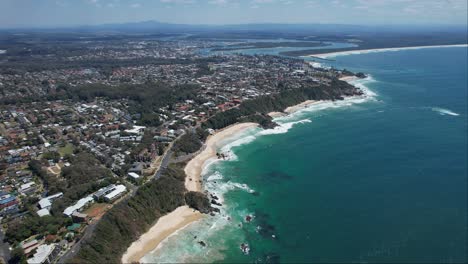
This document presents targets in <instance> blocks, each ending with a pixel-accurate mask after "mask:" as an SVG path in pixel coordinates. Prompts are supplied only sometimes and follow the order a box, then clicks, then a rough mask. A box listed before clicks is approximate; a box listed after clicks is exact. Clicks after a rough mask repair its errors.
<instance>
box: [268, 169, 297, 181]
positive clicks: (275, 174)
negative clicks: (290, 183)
mask: <svg viewBox="0 0 468 264" xmlns="http://www.w3.org/2000/svg"><path fill="white" fill-rule="evenodd" d="M262 176H263V177H264V178H265V179H267V180H268V181H272V180H273V181H276V182H278V181H282V180H291V179H292V178H293V177H292V176H291V175H289V174H287V173H284V172H282V171H272V172H269V173H266V174H263V175H262Z"/></svg>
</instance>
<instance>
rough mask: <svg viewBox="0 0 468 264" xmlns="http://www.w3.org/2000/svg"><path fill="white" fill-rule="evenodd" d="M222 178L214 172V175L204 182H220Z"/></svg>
mask: <svg viewBox="0 0 468 264" xmlns="http://www.w3.org/2000/svg"><path fill="white" fill-rule="evenodd" d="M223 178H224V177H223V175H222V174H221V173H219V172H217V171H216V172H215V173H213V174H212V175H210V176H209V177H208V178H206V180H207V181H218V180H222V179H223Z"/></svg>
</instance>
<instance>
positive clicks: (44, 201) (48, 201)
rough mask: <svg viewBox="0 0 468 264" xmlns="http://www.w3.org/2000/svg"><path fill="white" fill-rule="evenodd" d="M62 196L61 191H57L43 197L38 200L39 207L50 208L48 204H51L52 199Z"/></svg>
mask: <svg viewBox="0 0 468 264" xmlns="http://www.w3.org/2000/svg"><path fill="white" fill-rule="evenodd" d="M62 196H63V193H61V192H59V193H56V194H54V195H50V196H47V197H44V198H42V199H41V200H39V207H40V208H41V209H44V208H50V206H52V201H53V200H54V199H57V198H59V197H62Z"/></svg>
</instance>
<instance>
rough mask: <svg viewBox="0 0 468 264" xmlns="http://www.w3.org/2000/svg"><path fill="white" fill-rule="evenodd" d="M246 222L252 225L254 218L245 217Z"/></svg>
mask: <svg viewBox="0 0 468 264" xmlns="http://www.w3.org/2000/svg"><path fill="white" fill-rule="evenodd" d="M245 221H246V222H247V223H250V221H252V216H250V215H247V216H246V217H245Z"/></svg>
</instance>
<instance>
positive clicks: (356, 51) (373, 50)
mask: <svg viewBox="0 0 468 264" xmlns="http://www.w3.org/2000/svg"><path fill="white" fill-rule="evenodd" d="M454 47H468V44H458V45H433V46H416V47H401V48H385V49H368V50H350V51H339V52H330V53H324V54H314V55H312V56H314V57H319V58H324V59H325V58H334V57H338V56H346V55H354V54H367V53H377V52H389V51H400V50H418V49H433V48H454Z"/></svg>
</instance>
